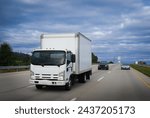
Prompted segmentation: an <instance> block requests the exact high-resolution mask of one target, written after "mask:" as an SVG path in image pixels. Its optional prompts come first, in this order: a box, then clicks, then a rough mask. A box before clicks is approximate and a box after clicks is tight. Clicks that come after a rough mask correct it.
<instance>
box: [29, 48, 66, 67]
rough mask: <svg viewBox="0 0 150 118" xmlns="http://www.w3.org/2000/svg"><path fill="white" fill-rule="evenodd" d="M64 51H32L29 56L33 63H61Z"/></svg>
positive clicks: (63, 60) (62, 62)
mask: <svg viewBox="0 0 150 118" xmlns="http://www.w3.org/2000/svg"><path fill="white" fill-rule="evenodd" d="M65 55H66V53H65V51H34V52H33V54H32V58H31V63H32V64H33V65H57V66H59V65H63V64H64V63H65V57H66V56H65Z"/></svg>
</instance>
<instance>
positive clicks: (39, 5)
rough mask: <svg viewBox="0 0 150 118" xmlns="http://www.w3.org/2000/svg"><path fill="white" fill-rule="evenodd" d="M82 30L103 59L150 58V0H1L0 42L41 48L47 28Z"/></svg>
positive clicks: (49, 30)
mask: <svg viewBox="0 0 150 118" xmlns="http://www.w3.org/2000/svg"><path fill="white" fill-rule="evenodd" d="M73 32H81V33H83V34H84V35H85V36H87V37H89V38H90V39H91V40H92V51H93V52H94V53H95V54H96V55H97V56H98V57H99V59H100V60H116V58H117V57H118V56H119V57H121V59H122V61H124V62H125V61H128V62H134V61H136V60H137V61H138V60H142V61H146V62H150V0H0V43H2V42H8V43H9V44H10V45H11V46H12V48H13V51H17V52H24V53H30V52H31V51H32V50H33V49H35V48H39V46H40V44H39V41H40V40H39V37H40V34H41V33H73Z"/></svg>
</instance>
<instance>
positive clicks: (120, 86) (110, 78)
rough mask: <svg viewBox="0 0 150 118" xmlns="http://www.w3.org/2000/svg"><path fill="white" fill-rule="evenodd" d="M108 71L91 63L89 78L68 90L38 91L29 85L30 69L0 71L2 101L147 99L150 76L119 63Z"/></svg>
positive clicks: (149, 94)
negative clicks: (1, 72) (9, 71)
mask: <svg viewBox="0 0 150 118" xmlns="http://www.w3.org/2000/svg"><path fill="white" fill-rule="evenodd" d="M109 66H110V70H97V65H93V67H92V71H93V74H92V76H91V80H88V81H87V82H86V83H78V82H76V83H75V85H74V86H73V87H72V89H71V90H70V91H66V90H64V88H63V87H45V88H43V89H41V90H37V89H36V88H35V86H34V85H31V84H29V78H30V72H29V71H22V72H13V73H3V74H0V100H1V101H75V100H76V101H145V100H146V101H150V77H147V76H145V75H143V74H142V73H140V72H138V71H136V70H134V69H132V68H131V70H121V69H120V65H119V64H112V65H109Z"/></svg>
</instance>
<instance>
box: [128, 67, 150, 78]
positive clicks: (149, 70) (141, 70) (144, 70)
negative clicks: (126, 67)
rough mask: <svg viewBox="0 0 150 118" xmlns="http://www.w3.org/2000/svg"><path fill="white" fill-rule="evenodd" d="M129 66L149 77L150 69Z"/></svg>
mask: <svg viewBox="0 0 150 118" xmlns="http://www.w3.org/2000/svg"><path fill="white" fill-rule="evenodd" d="M130 66H131V67H132V68H134V69H136V70H138V71H140V72H141V73H143V74H145V75H147V76H149V77H150V67H146V66H139V65H135V64H131V65H130Z"/></svg>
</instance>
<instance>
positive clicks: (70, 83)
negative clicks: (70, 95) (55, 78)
mask: <svg viewBox="0 0 150 118" xmlns="http://www.w3.org/2000/svg"><path fill="white" fill-rule="evenodd" d="M71 87H72V81H71V79H70V80H69V82H68V83H67V84H66V85H65V89H66V90H71Z"/></svg>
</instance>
